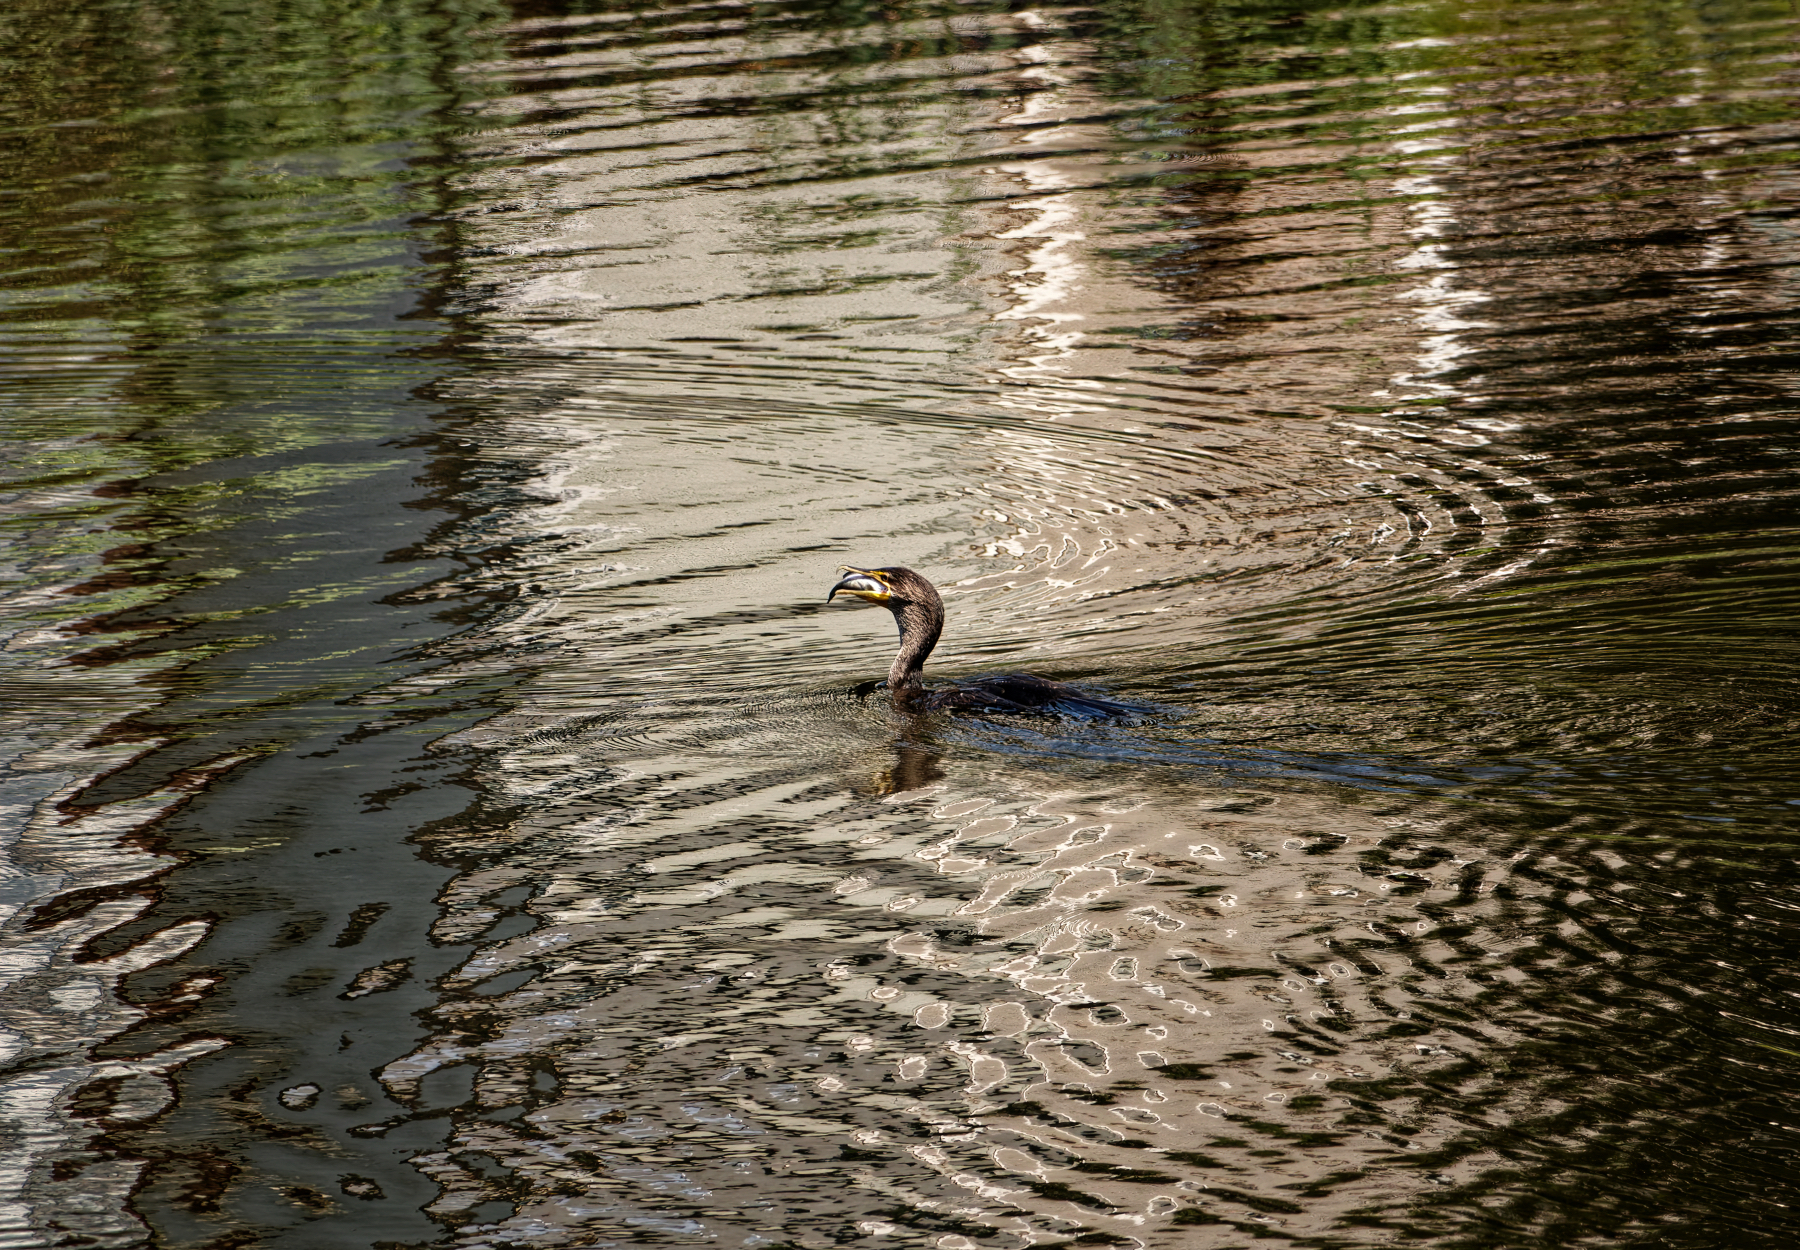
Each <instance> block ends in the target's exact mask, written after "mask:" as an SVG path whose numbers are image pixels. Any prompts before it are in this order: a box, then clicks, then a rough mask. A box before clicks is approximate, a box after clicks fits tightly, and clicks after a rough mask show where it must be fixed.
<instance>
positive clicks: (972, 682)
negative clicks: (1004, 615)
mask: <svg viewBox="0 0 1800 1250" xmlns="http://www.w3.org/2000/svg"><path fill="white" fill-rule="evenodd" d="M838 572H839V573H842V574H843V575H844V576H843V577H842V578H841V579H840V580H839V581H838V584H837V585H835V586H833V587H832V588H831V593H830V594H829V595H827V596H825V602H827V603H830V602H831V601H832V600H833V599H835V598H836V597H837V596H838V595H840V594H844V595H854V596H855V597H856V598H858V599H866V600H868V601H869V602H870V603H879V604H880V605H881V606H882V607H884V608H886V609H887V610H888V611H889V612H892V613H893V614H894V623H895V624H897V625H898V626H899V627H900V651H899V653H898V654H896V655H895V656H894V663H893V664H892V666H891V667H889V669H888V679H887V688H888V691H889V693H890V695H891V696H892V698H893V700H894V703H895V704H896V705H897V706H899V707H900V708H902V709H904V710H906V711H908V712H957V711H971V712H1014V713H1018V712H1023V713H1039V714H1042V713H1058V712H1062V713H1073V714H1075V715H1078V716H1125V715H1129V714H1130V712H1131V709H1130V708H1127V707H1121V706H1120V705H1119V704H1117V703H1108V702H1106V701H1105V700H1104V699H1095V698H1092V697H1090V696H1088V695H1085V694H1082V693H1081V692H1080V691H1079V690H1076V689H1075V688H1074V687H1073V686H1067V685H1064V684H1063V683H1062V682H1060V681H1050V680H1048V679H1046V678H1043V677H1033V676H1032V675H1030V674H1029V673H998V674H995V675H993V676H990V677H974V678H970V679H968V680H966V681H962V682H958V683H957V684H956V685H954V686H951V687H949V688H947V689H943V690H927V689H925V682H924V679H923V677H922V674H923V672H924V669H925V658H926V657H927V656H929V655H930V654H931V649H932V648H933V647H935V646H937V642H938V638H939V637H940V636H941V635H942V634H943V632H944V600H943V598H942V597H941V596H940V595H939V594H938V592H937V587H936V586H933V585H932V584H931V583H930V582H929V581H927V580H926V579H925V578H924V577H921V576H920V575H919V574H917V573H915V572H913V571H912V570H911V569H905V568H899V567H890V568H883V569H858V568H852V567H851V566H849V565H844V566H842V567H840V568H839V569H838Z"/></svg>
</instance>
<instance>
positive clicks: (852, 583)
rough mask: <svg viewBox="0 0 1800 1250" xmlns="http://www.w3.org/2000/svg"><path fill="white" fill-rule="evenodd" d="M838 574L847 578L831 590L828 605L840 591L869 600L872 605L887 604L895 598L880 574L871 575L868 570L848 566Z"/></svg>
mask: <svg viewBox="0 0 1800 1250" xmlns="http://www.w3.org/2000/svg"><path fill="white" fill-rule="evenodd" d="M838 572H840V573H843V574H846V575H847V576H845V577H844V578H843V580H841V581H839V582H838V584H837V585H835V586H833V587H832V588H831V593H830V594H828V595H826V596H825V602H826V603H830V602H831V601H832V600H833V599H835V598H837V596H838V592H839V591H842V592H843V593H844V594H846V595H855V596H856V597H857V598H858V599H867V600H868V601H869V602H870V603H886V602H887V601H888V600H889V599H891V598H892V597H893V592H891V591H890V590H889V589H888V588H887V585H886V584H885V583H884V582H883V581H882V580H881V574H879V573H871V572H870V571H869V570H868V569H853V568H851V567H850V566H849V565H847V564H846V565H844V566H843V567H841V568H839V569H838Z"/></svg>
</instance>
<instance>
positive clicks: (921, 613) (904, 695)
mask: <svg viewBox="0 0 1800 1250" xmlns="http://www.w3.org/2000/svg"><path fill="white" fill-rule="evenodd" d="M894 621H895V623H896V624H898V625H899V626H900V651H899V653H898V654H897V655H895V656H894V662H893V664H892V665H891V666H890V667H889V668H888V690H889V691H890V692H892V694H893V695H894V696H895V697H896V698H899V699H901V700H902V701H903V702H904V701H906V700H907V699H908V698H909V697H910V696H912V695H915V694H917V693H918V692H920V691H922V690H924V688H925V682H924V680H923V679H922V678H921V677H920V674H921V673H922V672H924V670H925V657H927V656H928V655H930V654H931V649H932V648H933V647H935V646H937V641H938V635H940V634H942V633H943V632H944V609H943V608H942V607H941V606H940V607H938V608H936V610H935V611H934V610H933V609H932V607H931V606H930V605H927V604H923V603H905V604H901V605H900V606H899V607H898V608H896V609H895V610H894Z"/></svg>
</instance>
